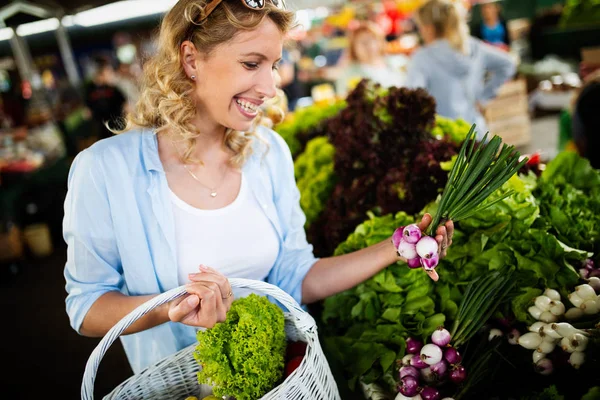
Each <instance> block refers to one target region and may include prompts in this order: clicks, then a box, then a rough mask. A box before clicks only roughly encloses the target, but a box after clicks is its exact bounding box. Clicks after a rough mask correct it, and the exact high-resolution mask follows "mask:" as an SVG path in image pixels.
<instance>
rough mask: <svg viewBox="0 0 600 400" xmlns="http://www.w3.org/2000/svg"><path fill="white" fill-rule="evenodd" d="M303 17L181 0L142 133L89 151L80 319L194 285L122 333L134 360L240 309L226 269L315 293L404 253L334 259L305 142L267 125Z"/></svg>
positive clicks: (149, 85)
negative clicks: (303, 152) (319, 217)
mask: <svg viewBox="0 0 600 400" xmlns="http://www.w3.org/2000/svg"><path fill="white" fill-rule="evenodd" d="M253 5H254V6H256V5H260V6H261V7H256V8H254V7H253ZM292 22H293V14H292V13H290V12H288V11H285V10H283V9H280V8H279V7H278V2H277V0H270V1H266V2H264V4H263V3H256V2H254V1H250V0H248V3H245V2H243V1H241V0H224V1H220V0H211V1H210V2H208V3H206V2H205V1H204V0H180V1H179V2H178V3H176V4H175V6H174V7H173V9H172V10H171V11H170V12H169V13H168V14H167V15H166V16H165V17H164V19H163V22H162V26H161V30H160V37H159V45H158V53H157V54H156V56H155V57H154V58H153V59H152V60H151V61H148V62H147V63H146V65H145V68H144V84H143V88H142V94H141V98H140V101H139V102H138V104H137V109H136V112H135V114H133V115H129V116H128V121H127V127H126V128H125V131H126V132H124V133H121V134H119V135H116V136H113V137H111V138H109V139H105V140H101V141H99V142H97V143H96V144H95V145H94V146H92V147H90V148H88V149H86V150H85V151H83V152H82V153H80V154H79V155H78V157H77V159H76V160H75V161H74V164H73V167H72V170H71V172H70V176H69V191H68V194H67V199H66V203H65V220H64V237H65V240H66V242H67V244H68V259H67V264H66V267H65V277H66V281H67V285H66V289H67V292H68V296H67V299H66V307H67V312H68V314H69V317H70V320H71V324H72V327H73V328H74V329H75V330H76V331H77V332H79V333H80V334H82V335H85V336H91V337H99V336H103V335H105V334H106V333H107V331H108V330H109V329H110V328H111V327H112V326H113V325H114V324H115V323H116V322H118V321H119V320H120V319H122V318H123V317H124V316H125V315H126V314H127V313H129V312H130V311H132V310H133V309H134V308H135V307H137V306H139V305H141V304H142V303H144V302H146V301H148V300H149V299H150V298H152V297H154V296H156V295H157V294H159V293H161V292H164V291H166V290H169V289H172V288H175V287H178V286H179V285H183V284H185V285H186V288H187V291H188V295H187V296H185V297H184V298H180V299H178V300H176V301H173V302H172V303H170V304H167V305H165V306H164V307H162V308H160V309H157V310H155V311H153V312H151V313H149V314H147V315H146V316H144V317H143V318H142V319H140V320H138V321H137V322H136V323H135V324H133V325H132V326H131V327H130V328H129V329H128V330H127V331H126V332H125V333H126V335H125V336H123V337H122V338H121V340H122V343H123V347H124V349H125V352H126V354H127V356H128V359H129V362H130V364H131V366H132V369H133V372H134V373H137V372H139V371H140V370H141V369H143V368H144V367H147V366H148V365H151V364H153V363H155V362H156V361H158V360H160V359H162V358H164V357H166V356H169V355H171V354H172V353H175V352H176V351H178V350H180V349H182V348H184V347H186V346H188V345H190V344H192V343H194V342H195V341H196V336H195V334H196V331H197V329H198V328H199V327H206V328H210V327H212V326H214V325H215V324H216V323H217V322H221V321H224V320H225V316H226V312H227V310H229V307H230V306H231V303H232V301H233V299H234V296H233V291H232V288H231V286H230V284H229V282H228V280H227V278H226V277H237V278H249V279H256V280H266V281H267V282H270V283H272V284H274V285H277V286H279V287H280V288H281V289H283V290H285V291H286V292H287V293H289V294H290V295H291V296H293V297H294V298H295V299H296V300H297V301H298V302H299V303H301V304H308V303H312V302H316V301H318V300H320V299H324V298H325V297H327V296H331V295H332V294H334V293H338V292H341V291H343V290H346V289H349V288H351V287H353V286H355V285H356V284H358V283H360V282H362V281H364V280H365V279H367V278H369V277H371V276H373V275H374V274H376V273H377V272H378V271H380V270H381V269H383V268H385V267H386V266H388V265H390V264H392V263H394V262H396V261H398V260H400V258H398V256H397V254H396V250H395V248H394V246H393V245H392V244H391V242H390V240H386V241H383V242H381V243H379V244H376V245H374V246H372V247H370V248H367V249H364V250H361V251H359V252H356V253H353V254H348V255H344V256H340V257H331V258H324V259H316V258H315V257H314V255H313V253H312V247H311V246H310V245H309V244H308V243H307V241H306V236H305V232H304V228H303V226H304V221H305V217H304V214H303V213H302V211H301V208H300V206H299V192H298V190H297V188H296V184H295V181H294V167H293V162H292V158H291V155H290V151H289V148H288V147H287V145H286V144H285V142H284V141H283V140H282V139H281V138H280V137H279V136H277V135H276V134H275V133H274V132H273V131H271V130H269V129H268V128H266V127H264V126H257V124H255V120H257V119H258V117H259V112H258V109H259V107H260V106H261V104H262V103H263V102H264V101H265V100H267V99H269V98H271V97H273V96H275V94H276V86H275V69H276V68H277V63H278V61H279V59H280V58H281V51H282V43H283V40H284V36H285V34H286V32H287V31H288V29H289V28H290V26H291V24H292ZM430 222H431V217H430V216H425V217H424V218H423V220H422V221H421V222H420V225H421V228H425V227H426V226H428V225H429V223H430ZM452 234H453V225H452V223H451V222H449V223H447V224H446V225H445V226H440V227H439V229H438V230H437V236H436V239H437V241H438V243H439V246H440V254H441V255H442V256H443V255H444V254H445V252H446V247H447V246H448V245H449V244H450V243H451V241H452ZM208 265H211V266H212V268H211V267H208ZM238 294H240V293H238Z"/></svg>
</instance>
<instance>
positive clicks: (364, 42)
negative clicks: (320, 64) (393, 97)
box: [335, 21, 406, 97]
mask: <svg viewBox="0 0 600 400" xmlns="http://www.w3.org/2000/svg"><path fill="white" fill-rule="evenodd" d="M348 34H349V43H348V51H347V57H348V60H347V61H343V60H342V61H341V62H340V63H341V66H340V69H339V77H338V79H337V80H336V83H335V86H336V92H337V93H338V95H339V96H341V97H344V96H346V95H347V94H348V91H349V90H351V89H352V88H353V87H354V85H355V84H356V83H358V82H359V81H360V80H361V79H363V78H367V79H370V80H372V81H373V82H377V83H379V84H381V85H382V86H383V87H390V86H396V87H400V86H402V85H404V82H405V78H406V76H405V73H404V72H403V71H402V69H401V68H400V67H398V66H396V65H394V63H393V62H392V61H393V58H392V57H388V56H387V55H386V52H385V44H386V42H385V34H384V33H383V31H382V30H381V29H380V28H379V26H378V25H377V24H375V23H374V22H371V21H367V22H364V23H362V24H361V25H360V26H359V27H357V28H356V29H354V30H352V31H350V32H349V33H348Z"/></svg>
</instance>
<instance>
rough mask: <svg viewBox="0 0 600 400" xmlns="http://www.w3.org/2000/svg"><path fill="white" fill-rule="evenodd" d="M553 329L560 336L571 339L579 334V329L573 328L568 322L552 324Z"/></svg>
mask: <svg viewBox="0 0 600 400" xmlns="http://www.w3.org/2000/svg"><path fill="white" fill-rule="evenodd" d="M552 329H554V330H555V331H556V332H558V334H559V335H560V336H562V337H570V336H572V335H574V334H575V333H578V332H579V329H577V328H575V327H573V325H571V324H569V323H566V322H557V323H554V324H552Z"/></svg>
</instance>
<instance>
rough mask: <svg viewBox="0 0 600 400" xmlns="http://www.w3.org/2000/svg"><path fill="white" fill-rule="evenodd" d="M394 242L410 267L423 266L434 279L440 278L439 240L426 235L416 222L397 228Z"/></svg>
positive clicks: (393, 237)
mask: <svg viewBox="0 0 600 400" xmlns="http://www.w3.org/2000/svg"><path fill="white" fill-rule="evenodd" d="M392 243H393V244H394V247H396V250H397V251H398V255H399V256H400V257H403V258H405V259H406V263H407V264H408V267H409V268H423V269H424V270H425V272H427V273H428V274H429V276H430V277H431V278H432V279H433V280H435V281H437V280H438V279H439V277H438V275H437V273H436V272H435V268H436V267H437V265H438V263H439V261H440V257H439V253H438V242H437V241H436V240H435V239H434V238H433V237H431V236H427V235H424V234H423V232H421V229H419V227H418V226H417V225H416V224H411V225H407V226H401V227H400V228H398V229H396V230H395V231H394V234H393V235H392Z"/></svg>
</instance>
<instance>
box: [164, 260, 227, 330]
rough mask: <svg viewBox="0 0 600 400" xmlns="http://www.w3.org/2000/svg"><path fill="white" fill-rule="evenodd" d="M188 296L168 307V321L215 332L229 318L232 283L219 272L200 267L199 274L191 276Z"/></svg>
mask: <svg viewBox="0 0 600 400" xmlns="http://www.w3.org/2000/svg"><path fill="white" fill-rule="evenodd" d="M190 280H191V283H188V284H187V285H186V289H187V292H188V295H187V296H183V297H181V298H179V299H177V300H175V301H173V302H172V303H171V304H170V306H169V319H170V320H171V321H173V322H181V323H182V324H185V325H190V326H197V327H203V328H212V327H213V326H215V325H216V324H217V323H219V322H224V321H225V318H227V311H229V308H230V307H231V303H233V295H232V291H231V285H230V284H229V280H228V279H227V278H226V277H225V276H224V275H222V274H221V273H219V272H218V271H216V270H214V269H212V268H209V267H205V266H203V265H201V266H200V272H199V273H195V274H190Z"/></svg>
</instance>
